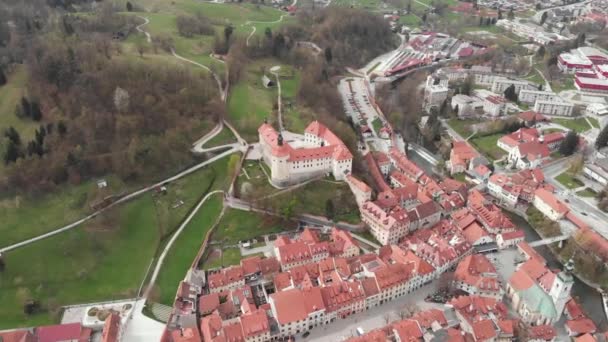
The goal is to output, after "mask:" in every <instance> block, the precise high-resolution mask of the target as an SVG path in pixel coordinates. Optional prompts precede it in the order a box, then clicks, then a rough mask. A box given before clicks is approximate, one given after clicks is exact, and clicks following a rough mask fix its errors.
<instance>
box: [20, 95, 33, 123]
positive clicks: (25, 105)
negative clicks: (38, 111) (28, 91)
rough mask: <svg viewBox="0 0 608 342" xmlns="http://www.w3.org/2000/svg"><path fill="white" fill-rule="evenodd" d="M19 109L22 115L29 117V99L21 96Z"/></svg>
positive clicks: (30, 111) (30, 112)
mask: <svg viewBox="0 0 608 342" xmlns="http://www.w3.org/2000/svg"><path fill="white" fill-rule="evenodd" d="M21 109H22V111H21V112H22V113H23V116H25V117H27V118H31V117H32V107H31V105H30V101H28V99H26V98H25V97H22V98H21Z"/></svg>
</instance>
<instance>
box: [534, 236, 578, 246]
mask: <svg viewBox="0 0 608 342" xmlns="http://www.w3.org/2000/svg"><path fill="white" fill-rule="evenodd" d="M568 238H570V234H564V235H558V236H554V237H550V238H546V239H542V240H537V241H533V242H530V243H529V244H528V245H529V246H530V247H538V246H544V245H549V244H552V243H554V242H561V241H564V240H568Z"/></svg>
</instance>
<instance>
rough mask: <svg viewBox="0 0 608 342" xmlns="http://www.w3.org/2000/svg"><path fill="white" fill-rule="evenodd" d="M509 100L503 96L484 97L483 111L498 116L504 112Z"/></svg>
mask: <svg viewBox="0 0 608 342" xmlns="http://www.w3.org/2000/svg"><path fill="white" fill-rule="evenodd" d="M506 104H507V101H506V100H505V98H504V97H502V96H487V97H486V98H485V99H483V111H484V113H486V114H487V115H490V116H493V117H497V116H501V115H503V114H504V112H505V109H506Z"/></svg>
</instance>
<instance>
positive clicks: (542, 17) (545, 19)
mask: <svg viewBox="0 0 608 342" xmlns="http://www.w3.org/2000/svg"><path fill="white" fill-rule="evenodd" d="M545 21H547V11H545V12H543V14H542V15H541V16H540V25H541V26H542V25H543V24H544V23H545Z"/></svg>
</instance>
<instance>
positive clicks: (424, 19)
mask: <svg viewBox="0 0 608 342" xmlns="http://www.w3.org/2000/svg"><path fill="white" fill-rule="evenodd" d="M421 19H422V22H423V23H426V13H424V14H423V15H422V18H421Z"/></svg>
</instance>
